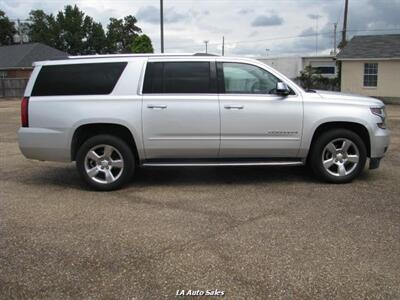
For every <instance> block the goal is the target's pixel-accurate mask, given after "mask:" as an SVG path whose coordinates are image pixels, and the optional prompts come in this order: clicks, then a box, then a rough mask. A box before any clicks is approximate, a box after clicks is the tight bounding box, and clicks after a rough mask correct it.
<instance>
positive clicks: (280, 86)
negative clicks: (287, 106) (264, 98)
mask: <svg viewBox="0 0 400 300" xmlns="http://www.w3.org/2000/svg"><path fill="white" fill-rule="evenodd" d="M276 94H277V95H281V96H287V95H289V94H290V90H289V87H288V86H287V84H286V83H284V82H277V83H276Z"/></svg>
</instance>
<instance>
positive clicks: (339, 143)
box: [310, 129, 367, 183]
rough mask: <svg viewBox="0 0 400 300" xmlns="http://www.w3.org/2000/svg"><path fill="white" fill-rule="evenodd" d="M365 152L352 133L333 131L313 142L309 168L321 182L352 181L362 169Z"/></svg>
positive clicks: (363, 145) (363, 146) (343, 130)
mask: <svg viewBox="0 0 400 300" xmlns="http://www.w3.org/2000/svg"><path fill="white" fill-rule="evenodd" d="M366 159H367V151H366V147H365V144H364V142H363V141H362V139H361V138H360V137H359V136H358V135H357V134H356V133H354V132H353V131H350V130H347V129H334V130H330V131H327V132H325V133H323V134H322V135H321V136H320V137H318V139H317V140H316V141H315V143H314V145H313V146H312V150H311V154H310V163H311V168H312V169H313V171H314V173H315V174H316V175H317V176H318V177H319V178H321V179H322V180H325V181H328V182H332V183H346V182H350V181H352V180H353V179H354V178H355V177H357V176H358V175H359V174H360V173H361V171H362V170H363V169H364V166H365V162H366Z"/></svg>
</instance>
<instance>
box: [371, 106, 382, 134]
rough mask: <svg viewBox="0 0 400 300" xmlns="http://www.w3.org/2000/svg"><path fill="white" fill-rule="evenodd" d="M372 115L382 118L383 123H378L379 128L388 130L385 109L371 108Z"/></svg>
mask: <svg viewBox="0 0 400 300" xmlns="http://www.w3.org/2000/svg"><path fill="white" fill-rule="evenodd" d="M370 109H371V113H373V114H374V115H376V116H378V117H379V118H381V120H382V122H379V123H377V124H376V125H378V127H379V128H381V129H386V111H385V107H384V106H382V107H370Z"/></svg>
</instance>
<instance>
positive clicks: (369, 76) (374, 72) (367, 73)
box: [364, 63, 378, 87]
mask: <svg viewBox="0 0 400 300" xmlns="http://www.w3.org/2000/svg"><path fill="white" fill-rule="evenodd" d="M377 85H378V64H377V63H365V64H364V86H365V87H376V86H377Z"/></svg>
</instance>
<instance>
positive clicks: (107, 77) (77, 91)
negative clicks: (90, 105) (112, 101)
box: [32, 62, 127, 96]
mask: <svg viewBox="0 0 400 300" xmlns="http://www.w3.org/2000/svg"><path fill="white" fill-rule="evenodd" d="M126 65H127V62H115V63H92V64H71V65H53V66H43V67H42V69H41V70H40V72H39V74H38V76H37V78H36V82H35V85H34V86H33V90H32V96H72V95H107V94H110V93H111V92H112V90H113V89H114V87H115V84H116V83H117V81H118V79H119V77H120V76H121V74H122V72H123V71H124V69H125V67H126Z"/></svg>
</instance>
